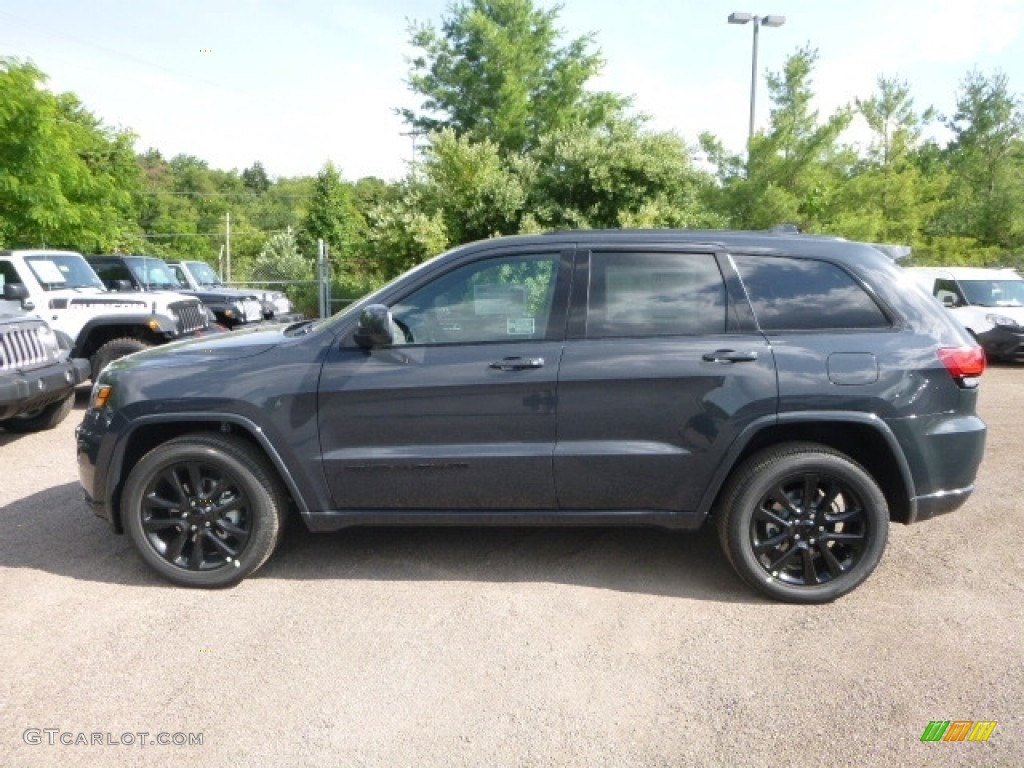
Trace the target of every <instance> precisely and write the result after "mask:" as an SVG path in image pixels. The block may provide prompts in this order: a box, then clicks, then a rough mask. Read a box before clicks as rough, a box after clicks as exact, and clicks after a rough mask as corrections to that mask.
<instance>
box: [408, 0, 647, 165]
mask: <svg viewBox="0 0 1024 768" xmlns="http://www.w3.org/2000/svg"><path fill="white" fill-rule="evenodd" d="M559 10H560V6H555V7H553V8H552V9H550V10H541V9H538V8H536V7H534V5H533V2H532V0H467V1H466V2H463V3H460V4H455V5H452V6H451V7H450V8H449V15H448V16H447V17H445V18H444V19H443V21H442V24H441V28H440V29H437V28H436V27H434V26H433V25H432V24H417V23H413V24H412V25H411V27H410V42H411V44H412V45H413V46H414V47H416V48H417V49H419V50H420V53H419V55H417V56H416V57H414V58H413V59H412V62H411V63H412V73H411V75H410V77H409V80H408V83H409V86H410V88H411V89H412V90H413V91H414V92H415V93H417V94H419V95H420V96H422V97H423V102H422V104H421V106H420V109H419V110H411V109H403V110H400V113H401V114H402V115H403V117H404V118H405V120H406V121H407V122H408V123H409V124H410V125H411V126H412V127H413V128H415V129H416V130H419V131H423V132H424V133H432V132H435V131H439V130H440V129H443V128H450V129H452V130H453V131H454V132H455V133H456V135H458V136H468V137H470V138H472V139H474V140H483V139H488V140H490V141H492V142H494V144H495V145H497V146H498V147H499V149H500V150H501V151H502V152H503V153H505V152H510V153H515V152H521V151H524V150H527V149H529V148H531V147H535V146H537V144H538V143H539V141H540V137H541V136H543V135H544V134H546V133H549V132H551V131H554V130H557V129H559V128H562V127H564V126H568V125H572V124H576V123H582V124H583V125H587V126H595V125H600V124H602V123H604V122H605V121H606V120H607V119H608V118H609V117H611V116H613V115H615V114H617V113H618V112H620V111H621V110H622V109H623V108H624V107H625V106H627V105H628V103H629V100H628V99H625V98H623V97H621V96H616V95H613V94H610V93H607V92H594V91H589V90H587V88H586V84H587V82H588V81H589V80H590V79H591V78H593V77H594V76H595V75H596V74H597V73H598V72H599V71H600V69H601V67H602V66H603V61H602V59H601V57H600V55H599V53H597V52H596V51H594V50H592V46H593V35H586V36H583V37H578V38H576V39H574V40H571V41H569V42H568V43H567V44H566V45H564V46H562V45H561V40H560V37H561V30H559V29H558V28H557V26H556V22H557V19H558V12H559Z"/></svg>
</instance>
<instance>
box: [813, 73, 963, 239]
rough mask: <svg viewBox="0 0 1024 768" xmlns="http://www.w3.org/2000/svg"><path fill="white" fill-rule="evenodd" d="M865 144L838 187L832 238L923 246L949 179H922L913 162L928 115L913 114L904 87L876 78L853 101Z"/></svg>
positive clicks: (940, 174) (937, 175) (939, 174)
mask: <svg viewBox="0 0 1024 768" xmlns="http://www.w3.org/2000/svg"><path fill="white" fill-rule="evenodd" d="M856 112H857V114H858V115H859V116H861V117H862V118H863V119H864V121H865V122H866V123H867V125H868V127H869V129H870V130H871V141H870V143H869V145H868V147H867V149H866V151H865V152H864V154H863V156H862V157H861V158H860V159H859V161H858V162H857V163H856V164H855V166H854V168H853V171H852V174H851V176H850V178H849V179H848V180H847V182H846V183H845V184H842V185H841V186H840V188H839V192H838V195H837V196H836V204H835V206H834V212H833V216H832V225H833V228H834V230H833V231H834V232H835V233H836V234H841V235H844V236H846V237H850V238H855V239H859V240H868V241H874V242H878V241H883V242H896V243H902V244H906V245H912V246H913V247H914V249H915V252H920V251H921V249H922V248H924V249H927V248H929V247H932V246H929V245H928V244H926V242H925V240H924V232H925V231H926V229H927V226H928V223H929V221H930V220H931V219H932V218H933V217H934V216H935V215H936V213H937V212H938V210H939V209H940V206H941V205H942V198H943V196H944V193H945V191H946V188H947V187H948V183H949V178H948V174H946V173H945V171H944V169H942V168H941V167H940V168H936V169H934V172H933V173H930V174H925V173H924V172H923V171H922V168H921V166H920V165H919V164H918V163H917V162H916V156H917V154H916V153H917V152H918V151H919V149H920V147H921V136H922V133H923V130H924V127H925V126H926V125H927V124H928V122H929V121H931V120H932V119H933V117H934V110H932V109H931V108H928V109H925V110H924V111H923V112H918V111H917V109H916V108H915V107H914V100H913V98H912V97H911V95H910V87H909V86H908V85H907V83H906V82H904V81H902V80H899V79H897V78H889V77H880V78H879V79H878V81H877V90H876V92H875V93H874V94H872V96H870V97H869V98H867V99H863V100H862V99H857V100H856Z"/></svg>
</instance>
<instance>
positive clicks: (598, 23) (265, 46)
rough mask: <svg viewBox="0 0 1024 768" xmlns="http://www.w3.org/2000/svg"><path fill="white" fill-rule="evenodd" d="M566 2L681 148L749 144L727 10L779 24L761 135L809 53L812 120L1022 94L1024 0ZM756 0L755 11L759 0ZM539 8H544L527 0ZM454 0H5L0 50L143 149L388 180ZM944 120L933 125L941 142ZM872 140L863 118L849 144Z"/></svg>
mask: <svg viewBox="0 0 1024 768" xmlns="http://www.w3.org/2000/svg"><path fill="white" fill-rule="evenodd" d="M746 2H747V0H562V3H561V11H560V12H559V16H558V24H559V27H560V28H561V29H562V30H563V33H564V35H563V40H564V41H566V42H567V41H568V40H570V39H573V38H576V37H579V36H582V35H586V34H588V33H592V34H593V36H594V47H595V48H596V49H598V50H599V51H600V53H601V54H602V57H603V58H604V60H605V66H604V69H603V70H602V72H601V74H600V76H599V77H597V78H595V79H594V81H593V82H592V85H593V87H594V88H597V89H601V90H610V91H614V92H616V93H619V94H623V95H629V96H632V97H633V99H634V105H635V107H636V109H637V110H639V111H640V112H643V113H645V114H646V115H648V116H649V118H650V122H649V127H650V128H651V129H654V130H660V131H672V132H675V133H676V134H678V135H679V136H681V137H682V138H683V139H684V140H685V141H687V142H688V143H689V144H691V145H695V144H696V140H697V136H698V135H699V134H700V133H701V132H702V131H710V132H712V133H714V134H715V135H717V136H718V137H719V139H721V140H722V141H723V142H724V143H725V145H726V146H727V147H728V148H730V149H732V150H734V151H736V152H740V151H742V149H743V147H744V144H745V142H746V136H747V129H748V119H749V109H750V87H751V54H752V47H753V46H752V42H753V34H752V33H753V28H752V25H750V24H747V25H745V26H738V25H730V24H728V23H727V18H728V16H729V14H730V13H731V12H732V11H744V12H750V13H754V14H758V15H761V16H765V15H768V14H772V15H782V16H785V17H786V22H785V24H784V25H783V26H781V27H774V28H767V27H762V28H761V33H760V40H759V45H758V83H757V110H756V118H755V120H756V126H757V127H758V128H763V127H765V126H766V125H767V120H768V114H769V109H770V103H769V99H768V92H767V88H766V84H765V75H766V73H768V72H780V71H781V69H782V66H783V63H784V61H785V59H786V58H787V57H788V56H791V55H792V54H793V53H795V52H796V51H797V50H799V49H800V48H802V47H805V46H809V47H811V48H813V49H816V50H817V53H818V63H817V65H816V67H815V70H814V73H813V78H812V82H813V89H814V91H815V93H816V94H817V102H816V105H815V106H816V107H817V109H818V110H819V111H820V114H821V115H822V116H823V117H824V116H827V115H830V114H832V113H833V112H834V111H835V109H836V108H838V107H839V106H841V105H843V104H846V103H851V102H852V101H853V100H854V99H857V98H861V99H865V98H868V97H870V95H871V94H872V92H873V91H874V90H875V86H876V83H877V79H878V77H879V76H886V77H898V78H900V79H902V80H904V81H906V82H907V84H908V85H909V87H910V92H911V95H912V96H913V98H914V102H915V105H916V106H917V107H918V108H919V109H920V110H923V109H924V108H925V107H927V106H933V107H935V108H936V109H937V110H938V111H939V113H941V114H951V113H952V112H953V111H954V109H955V104H956V96H957V92H958V88H959V86H960V84H961V83H962V82H963V79H964V77H965V76H966V75H967V73H968V72H970V71H971V70H977V71H979V72H981V73H983V74H986V75H992V74H995V73H1002V74H1005V75H1006V76H1007V78H1008V80H1009V85H1010V89H1011V91H1012V92H1014V93H1015V94H1017V95H1020V94H1022V93H1024V0H858V2H856V3H852V2H832V1H826V0H757V3H758V4H757V5H747V4H745V3H746ZM762 3H763V5H762ZM535 4H536V5H537V6H538V7H543V8H550V7H552V6H553V3H552V2H549V0H535ZM450 7H451V3H450V2H449V0H145V1H144V2H139V0H90V1H89V2H84V1H83V0H0V56H3V57H15V58H18V59H22V60H31V61H32V62H33V63H34V64H35V65H36V66H37V67H38V68H39V69H41V70H42V71H43V72H44V73H46V75H47V76H48V77H49V81H48V87H49V88H50V89H51V90H53V91H58V92H61V91H72V92H74V93H75V94H77V96H78V97H79V99H80V100H81V101H82V102H83V104H84V105H85V107H86V108H87V109H89V110H90V111H91V112H92V113H93V114H95V115H96V116H97V117H99V118H100V119H101V120H102V121H103V122H104V123H105V124H106V125H108V126H111V127H116V128H123V129H129V130H131V131H133V132H134V133H135V134H136V135H137V136H138V139H137V144H136V147H137V149H138V150H139V151H144V150H146V149H149V148H155V149H157V150H159V151H160V152H161V153H162V154H163V155H164V156H165V157H168V158H170V157H173V156H174V155H176V154H179V153H184V154H190V155H194V156H196V157H199V158H200V159H202V160H205V161H206V162H207V163H208V164H209V165H210V166H211V167H213V168H219V169H223V170H230V169H236V170H239V171H241V170H243V169H244V168H247V167H250V166H251V165H252V164H253V163H254V162H255V161H257V160H258V161H260V162H261V163H262V164H263V167H264V168H265V169H266V171H267V173H268V174H269V175H270V176H271V177H286V176H299V175H313V174H316V173H317V172H318V171H319V170H320V169H321V168H323V166H324V165H325V163H327V162H328V161H332V162H333V163H334V164H335V166H336V167H338V168H339V169H340V171H341V173H342V175H343V176H344V177H345V178H347V179H349V180H355V179H358V178H361V177H363V176H378V177H380V178H384V179H391V180H395V179H399V178H401V177H402V176H404V175H405V173H406V171H407V169H408V166H409V163H410V161H411V160H412V158H413V150H414V147H413V141H412V137H410V136H407V135H403V133H405V132H407V131H408V130H409V128H408V126H406V125H405V124H404V123H403V122H402V120H401V118H400V117H398V116H397V115H396V114H395V108H397V107H417V106H419V104H420V100H419V99H418V98H417V97H416V95H415V94H413V93H412V92H411V91H410V90H409V89H408V87H407V85H406V82H405V81H406V79H407V77H408V75H409V71H410V69H409V58H410V57H411V56H412V55H414V54H415V49H413V48H412V47H411V46H410V45H409V24H410V22H412V21H416V22H429V23H433V24H434V25H435V26H440V24H441V22H442V20H443V18H444V17H445V16H446V15H448V12H449V8H450ZM942 131H943V129H942V128H941V126H940V125H936V126H935V128H934V135H935V136H936V137H937V138H940V139H941V138H942ZM863 136H864V132H863V129H861V130H859V131H858V129H857V127H856V126H855V127H854V128H853V129H851V132H850V135H849V136H848V137H847V138H848V140H850V141H857V140H858V139H859V138H862V137H863Z"/></svg>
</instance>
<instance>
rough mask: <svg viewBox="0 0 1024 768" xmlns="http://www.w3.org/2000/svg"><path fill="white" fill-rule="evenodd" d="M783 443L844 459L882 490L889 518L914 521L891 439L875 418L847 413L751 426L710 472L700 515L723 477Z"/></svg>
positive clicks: (906, 472)
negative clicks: (813, 445) (818, 448)
mask: <svg viewBox="0 0 1024 768" xmlns="http://www.w3.org/2000/svg"><path fill="white" fill-rule="evenodd" d="M789 442H810V443H817V444H820V445H823V446H826V447H828V448H832V449H833V450H836V451H839V452H841V453H843V454H845V455H847V456H849V457H850V458H851V459H853V460H854V461H856V462H857V463H858V464H860V465H861V466H862V467H864V469H865V470H866V471H867V472H868V474H870V475H871V476H872V477H873V478H874V480H875V482H876V483H878V486H879V487H880V488H881V489H882V493H883V494H884V495H885V500H886V503H887V504H888V506H889V518H890V520H892V521H894V522H899V523H907V522H910V521H911V520H913V519H914V518H915V517H916V506H917V505H916V501H915V494H914V482H913V476H912V474H911V471H910V467H909V465H908V464H907V460H906V457H905V456H904V455H903V451H902V450H901V449H900V447H899V442H898V441H897V439H896V436H895V435H894V434H893V432H892V430H891V429H889V427H888V425H886V423H885V422H884V421H882V419H880V418H879V417H877V416H875V415H873V414H869V413H863V414H858V413H849V412H801V413H793V414H779V416H778V417H777V418H776V417H774V416H773V417H766V418H765V419H762V420H760V421H757V422H754V423H753V424H751V425H750V426H749V427H748V428H747V429H746V430H745V431H744V432H743V433H742V434H741V435H740V437H739V438H737V440H736V442H735V443H734V444H733V446H732V447H731V448H730V450H729V452H728V454H727V456H726V457H725V459H724V460H723V461H722V463H721V464H720V466H719V468H718V470H717V471H716V472H715V475H714V477H713V478H712V483H711V484H710V486H709V487H708V490H707V491H706V492H705V494H704V496H703V498H702V499H701V505H700V509H699V512H700V514H701V515H704V516H706V515H708V514H710V513H711V511H712V510H713V509H714V507H715V504H716V503H717V502H718V499H719V496H720V495H721V493H722V489H723V487H724V486H725V484H726V482H727V480H728V478H729V476H730V475H731V474H732V472H733V470H734V469H735V468H736V467H738V466H739V465H740V464H742V463H743V461H745V460H746V459H747V457H749V456H751V455H753V454H754V453H756V452H758V451H760V450H762V449H764V448H767V447H769V446H772V445H778V444H780V443H789Z"/></svg>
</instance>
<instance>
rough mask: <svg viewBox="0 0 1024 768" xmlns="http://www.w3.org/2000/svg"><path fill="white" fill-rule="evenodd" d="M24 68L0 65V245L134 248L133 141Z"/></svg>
mask: <svg viewBox="0 0 1024 768" xmlns="http://www.w3.org/2000/svg"><path fill="white" fill-rule="evenodd" d="M45 83H46V77H45V75H44V74H43V73H42V72H41V71H40V70H38V69H37V68H36V67H35V66H33V65H32V64H27V63H23V62H20V61H18V60H16V59H10V58H0V244H2V245H7V246H49V247H67V248H73V249H78V250H83V251H87V252H98V251H107V250H113V249H116V248H119V247H122V246H123V245H125V244H128V243H134V242H136V236H137V226H136V225H135V222H134V210H133V202H134V200H133V192H135V191H136V190H137V189H138V186H139V181H140V174H139V168H138V166H137V165H136V163H135V156H134V152H133V150H132V142H133V140H134V137H133V136H132V135H131V134H130V133H128V132H125V131H116V130H114V129H111V128H108V127H106V126H104V125H103V124H102V123H101V122H100V121H99V120H98V119H97V118H96V117H95V116H94V115H92V114H91V113H90V112H88V111H87V110H86V109H85V108H84V107H83V106H82V104H81V103H80V102H79V100H78V99H77V97H76V96H74V94H70V93H64V94H59V95H55V94H53V93H51V92H50V91H48V90H46V89H45Z"/></svg>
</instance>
